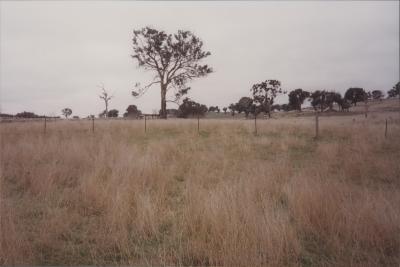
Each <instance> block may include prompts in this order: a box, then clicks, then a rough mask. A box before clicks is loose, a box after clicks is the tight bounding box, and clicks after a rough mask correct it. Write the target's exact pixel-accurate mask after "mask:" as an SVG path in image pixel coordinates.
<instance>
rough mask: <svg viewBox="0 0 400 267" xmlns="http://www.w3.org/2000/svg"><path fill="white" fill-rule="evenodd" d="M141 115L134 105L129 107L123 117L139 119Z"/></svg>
mask: <svg viewBox="0 0 400 267" xmlns="http://www.w3.org/2000/svg"><path fill="white" fill-rule="evenodd" d="M141 114H142V112H141V111H140V110H138V108H137V107H136V106H135V105H129V106H128V108H127V109H126V112H125V113H124V117H135V118H137V117H139V116H140V115H141Z"/></svg>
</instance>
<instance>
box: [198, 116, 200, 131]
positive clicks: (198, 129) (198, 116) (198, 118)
mask: <svg viewBox="0 0 400 267" xmlns="http://www.w3.org/2000/svg"><path fill="white" fill-rule="evenodd" d="M197 133H200V115H199V114H197Z"/></svg>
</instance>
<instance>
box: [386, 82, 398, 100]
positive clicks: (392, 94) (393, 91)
mask: <svg viewBox="0 0 400 267" xmlns="http://www.w3.org/2000/svg"><path fill="white" fill-rule="evenodd" d="M396 96H400V82H398V83H396V85H395V86H393V88H392V89H390V90H389V91H388V97H396Z"/></svg>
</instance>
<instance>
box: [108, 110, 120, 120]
mask: <svg viewBox="0 0 400 267" xmlns="http://www.w3.org/2000/svg"><path fill="white" fill-rule="evenodd" d="M107 117H111V118H116V117H118V110H116V109H112V110H110V111H108V113H107Z"/></svg>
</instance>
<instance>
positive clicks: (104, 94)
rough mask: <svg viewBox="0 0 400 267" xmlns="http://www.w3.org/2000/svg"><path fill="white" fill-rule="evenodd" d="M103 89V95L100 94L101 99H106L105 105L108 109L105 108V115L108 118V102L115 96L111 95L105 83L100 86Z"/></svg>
mask: <svg viewBox="0 0 400 267" xmlns="http://www.w3.org/2000/svg"><path fill="white" fill-rule="evenodd" d="M99 87H100V88H101V89H102V92H101V95H99V97H100V98H101V99H103V100H104V104H105V106H106V109H105V112H104V113H105V117H106V118H107V117H108V102H109V101H110V100H111V98H113V97H114V96H113V95H110V94H109V93H108V92H107V91H106V89H105V88H104V85H101V86H99Z"/></svg>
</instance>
